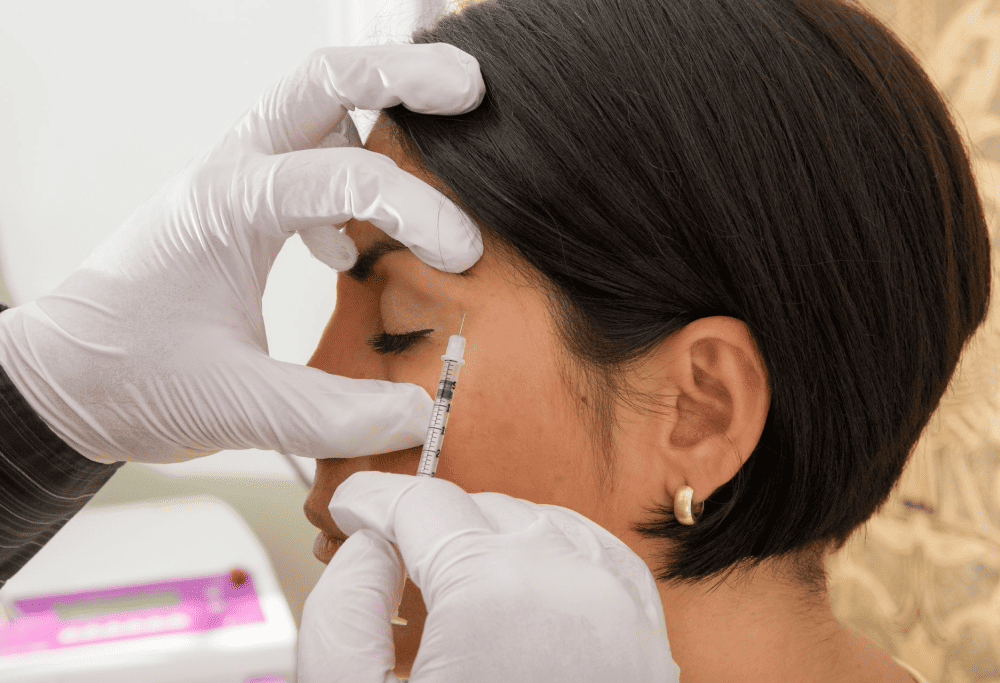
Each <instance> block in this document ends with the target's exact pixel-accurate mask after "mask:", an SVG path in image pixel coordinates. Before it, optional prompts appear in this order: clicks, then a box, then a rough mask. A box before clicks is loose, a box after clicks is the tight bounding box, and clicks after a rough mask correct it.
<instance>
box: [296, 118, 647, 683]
mask: <svg viewBox="0 0 1000 683" xmlns="http://www.w3.org/2000/svg"><path fill="white" fill-rule="evenodd" d="M384 124H388V121H387V120H386V119H384V117H380V118H379V121H378V123H377V125H376V126H375V128H374V129H373V130H372V132H371V134H370V135H369V137H368V140H367V142H366V144H365V148H367V149H369V150H371V151H374V152H378V153H381V154H384V155H386V156H389V157H390V158H392V159H393V160H394V161H395V162H396V163H397V164H398V165H399V166H400V167H401V168H402V169H403V170H406V171H408V172H410V173H413V174H414V175H417V176H418V177H420V178H421V179H423V180H425V181H427V182H432V177H429V176H427V175H425V174H422V173H421V172H419V171H418V170H417V169H416V168H415V167H414V166H413V165H412V164H410V163H409V161H408V159H407V158H405V156H404V155H403V153H402V151H401V149H400V148H399V147H398V146H397V145H396V144H395V143H394V141H393V140H391V139H390V137H389V135H388V134H387V127H386V125H384ZM389 125H391V124H389ZM346 232H347V234H348V235H350V237H351V238H352V239H353V240H354V242H355V244H356V245H357V247H358V251H359V252H360V251H363V250H364V249H365V247H367V246H369V245H370V244H371V243H372V242H373V241H376V240H381V239H386V238H387V235H386V234H385V233H383V232H382V231H381V230H379V229H378V228H376V227H375V226H373V225H371V224H370V223H366V222H363V221H359V220H351V221H349V222H348V223H347V226H346ZM497 258H498V255H497V254H496V253H495V251H491V250H490V248H489V245H488V243H487V245H486V247H485V252H484V254H483V256H482V258H481V259H480V260H479V261H478V262H477V263H476V264H475V265H474V266H473V267H472V268H471V269H470V270H469V271H467V276H465V277H463V276H460V275H457V274H451V273H445V272H442V271H438V270H436V269H434V268H432V267H431V266H428V265H426V264H424V263H423V262H422V261H420V260H419V259H418V258H417V257H416V256H414V255H413V254H412V253H411V252H410V251H409V250H408V249H403V250H398V251H394V252H392V253H389V254H386V255H385V256H383V257H382V258H381V259H380V260H379V261H378V263H377V264H376V266H375V268H374V270H373V272H372V277H371V279H370V281H368V282H366V283H364V284H362V283H359V282H356V281H355V280H353V279H352V278H351V277H349V276H347V275H346V274H341V275H340V276H339V277H338V278H337V305H336V310H335V311H334V313H333V316H332V318H331V319H330V322H329V323H328V325H327V327H326V329H325V331H324V332H323V336H322V338H321V340H320V342H319V346H318V347H317V348H316V351H315V353H314V354H313V356H312V358H311V359H310V361H309V363H308V365H309V366H311V367H315V368H319V369H321V370H324V371H326V372H329V373H331V374H335V375H341V376H345V377H352V378H359V379H361V378H364V379H380V380H389V381H392V382H410V383H413V384H417V385H420V386H422V387H423V388H424V389H425V390H426V391H427V393H428V394H430V395H431V396H432V397H433V396H434V395H435V393H436V391H437V383H438V380H439V378H440V374H441V355H442V354H443V353H444V351H445V347H446V346H447V343H448V337H449V336H450V335H453V334H457V333H458V330H459V324H460V322H461V320H462V316H463V315H464V316H465V323H464V328H463V330H462V336H464V337H465V338H466V339H467V346H466V349H465V361H466V362H465V365H464V366H463V367H462V369H461V373H460V375H459V379H458V386H457V389H456V392H455V398H454V402H453V404H452V408H451V414H450V416H449V421H448V433H447V438H446V439H445V441H444V446H443V448H442V450H441V457H440V461H439V463H438V468H437V472H436V476H437V477H440V478H441V479H447V480H448V481H451V482H454V483H455V484H457V485H458V486H460V487H461V488H462V489H464V490H465V491H467V492H468V493H477V492H481V491H495V492H500V493H505V494H507V495H509V496H513V497H516V498H523V499H525V500H529V501H532V502H535V503H549V504H554V505H560V506H563V507H567V508H570V509H573V510H576V511H578V512H580V513H581V514H583V515H585V516H587V517H588V518H590V519H592V520H594V521H595V522H597V523H598V524H600V525H601V526H603V527H605V528H606V529H608V530H609V531H611V532H612V533H615V534H616V535H619V537H622V533H624V532H626V529H625V525H624V521H625V516H626V513H625V511H624V510H622V509H620V506H619V505H618V502H617V500H616V499H615V498H614V497H613V496H611V495H609V494H608V493H607V492H605V491H604V490H603V489H602V487H601V485H600V480H599V477H598V471H599V469H598V468H599V464H600V460H599V458H600V456H599V455H598V454H597V453H596V452H595V449H594V447H593V445H592V444H591V441H590V437H589V431H588V427H587V423H586V422H585V420H584V417H583V416H581V415H580V414H579V413H578V405H580V403H579V401H578V399H577V398H575V397H574V396H573V395H572V393H571V390H570V389H569V388H568V384H567V382H566V381H565V380H564V379H563V377H562V376H561V375H560V372H559V364H558V363H557V359H558V358H559V356H558V355H557V354H558V351H559V349H560V348H561V347H560V345H559V342H558V341H557V339H556V337H555V335H554V332H553V329H552V318H551V316H550V314H549V308H548V305H547V303H546V300H545V299H544V296H543V294H542V293H541V292H539V291H538V290H537V289H535V288H532V287H531V286H529V285H527V284H525V283H523V282H521V281H520V280H519V279H517V278H515V277H514V276H513V275H511V274H510V273H508V272H507V271H506V270H505V269H503V268H502V267H501V266H502V264H501V263H500V262H499V261H498V260H497ZM428 329H429V330H432V332H430V333H429V334H428V335H427V336H426V337H424V338H422V339H420V340H418V341H417V342H416V343H415V344H413V346H412V347H411V348H409V349H407V350H406V351H404V352H403V353H400V354H399V355H382V354H380V353H378V352H377V351H376V350H375V349H374V348H373V347H372V346H370V345H369V344H368V340H369V339H370V338H371V337H372V336H373V335H375V334H377V333H379V332H383V331H386V332H389V333H406V332H414V331H419V330H428ZM420 452H421V448H420V447H415V448H410V449H407V450H403V451H396V452H392V453H385V454H382V455H375V456H370V457H357V458H348V459H337V458H330V459H325V460H318V461H317V463H316V464H317V469H316V481H315V483H314V485H313V488H312V490H311V491H310V493H309V497H308V499H307V501H306V504H305V512H306V516H307V517H308V518H309V520H310V521H311V522H312V523H313V524H314V525H315V526H317V527H318V528H319V529H321V530H323V531H325V532H327V534H330V535H333V536H342V534H341V533H340V531H339V529H337V527H336V525H335V524H334V522H333V519H332V518H331V516H330V513H329V511H328V509H327V506H328V505H329V502H330V498H331V496H332V495H333V492H334V490H335V489H336V488H337V486H339V485H340V483H341V482H343V481H344V480H345V479H347V478H348V477H349V476H350V475H351V474H353V473H354V472H357V471H360V470H377V471H382V472H396V473H401V474H415V473H416V471H417V465H418V462H419V460H420ZM616 488H617V487H616ZM622 488H625V489H626V490H627V487H622ZM632 502H633V504H636V503H638V501H632ZM647 502H650V501H647ZM337 547H339V542H337V541H336V540H333V541H332V542H331V540H330V539H325V538H323V536H322V534H321V536H320V537H319V538H317V544H316V547H315V549H314V552H315V554H316V555H317V558H319V559H320V560H321V561H323V562H324V563H326V562H329V560H330V557H332V555H333V553H334V552H335V551H336V548H337ZM415 592H416V589H415V587H414V586H413V585H412V584H410V583H408V584H407V591H406V593H407V595H406V596H404V602H403V605H402V607H401V609H400V615H401V616H403V617H404V618H408V619H414V618H415V619H416V622H418V624H415V623H414V621H411V626H410V627H404V628H403V629H399V628H397V629H395V631H396V636H397V658H398V659H397V661H400V663H401V664H403V663H404V661H405V659H406V656H405V652H401V650H404V651H405V650H408V649H410V648H408V647H406V646H405V644H403V643H401V642H400V641H401V633H400V631H401V630H402V631H406V630H408V629H411V628H413V627H414V626H419V623H422V618H421V617H422V614H419V613H415V611H416V612H420V610H421V608H422V602H420V601H419V598H418V597H415V596H414V595H413V594H414V593H415ZM408 611H409V614H408V613H407V612H408ZM413 630H417V629H415V628H413ZM415 638H416V641H415V642H417V643H419V633H417V634H416V636H415ZM411 645H412V644H411ZM412 652H413V653H414V654H415V652H416V647H415V646H414V647H412ZM404 670H405V665H404ZM397 673H400V669H397Z"/></svg>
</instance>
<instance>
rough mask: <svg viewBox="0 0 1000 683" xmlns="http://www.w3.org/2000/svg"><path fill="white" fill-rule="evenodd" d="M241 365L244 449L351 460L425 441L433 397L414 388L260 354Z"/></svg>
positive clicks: (239, 400) (239, 393) (240, 410)
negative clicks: (359, 377)
mask: <svg viewBox="0 0 1000 683" xmlns="http://www.w3.org/2000/svg"><path fill="white" fill-rule="evenodd" d="M241 365H242V366H243V371H242V372H238V373H236V374H237V375H238V376H239V378H240V380H241V381H242V382H243V383H244V386H243V387H238V388H236V390H235V392H233V391H232V390H231V391H230V393H237V396H236V398H235V400H236V401H237V403H238V405H236V406H234V408H235V412H236V414H239V415H242V416H244V417H243V429H244V430H245V433H244V434H243V435H242V436H243V441H244V445H242V446H239V448H259V449H262V450H273V451H277V452H279V453H285V454H294V455H300V456H305V457H312V458H353V457H357V456H363V455H374V454H376V453H389V452H392V451H400V450H404V449H407V448H413V447H414V446H420V445H422V444H423V442H424V439H425V437H426V436H427V424H428V423H429V422H430V418H431V410H432V408H433V406H434V400H433V399H432V398H431V397H430V395H428V393H427V392H426V391H425V390H424V389H423V387H420V386H418V385H416V384H406V383H397V382H386V381H382V380H375V379H350V378H347V377H341V376H339V375H332V374H329V373H327V372H324V371H323V370H320V369H318V368H312V367H308V366H305V365H297V364H295V363H285V362H283V361H278V360H275V359H273V358H271V357H270V356H268V355H266V354H263V353H262V354H254V358H252V359H251V362H250V363H248V364H241ZM247 365H249V367H247ZM227 374H228V373H227ZM205 411H206V412H207V413H208V414H212V413H213V412H214V409H213V408H212V406H206V407H205Z"/></svg>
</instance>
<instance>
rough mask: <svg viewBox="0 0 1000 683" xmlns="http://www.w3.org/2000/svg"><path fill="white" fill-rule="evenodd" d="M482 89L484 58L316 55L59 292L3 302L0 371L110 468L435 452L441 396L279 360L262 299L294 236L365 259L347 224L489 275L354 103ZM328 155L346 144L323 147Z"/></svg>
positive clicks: (450, 106)
mask: <svg viewBox="0 0 1000 683" xmlns="http://www.w3.org/2000/svg"><path fill="white" fill-rule="evenodd" d="M484 95H485V86H484V83H483V80H482V76H481V74H480V71H479V63H478V62H477V61H476V60H475V59H474V58H473V57H471V56H470V55H468V54H466V53H464V52H462V51H460V50H458V49H457V48H455V47H453V46H451V45H447V44H443V43H438V44H431V45H376V46H366V47H335V48H326V49H321V50H317V51H315V52H313V53H312V54H311V55H310V56H309V57H308V59H306V60H305V61H304V62H303V63H302V64H301V65H300V66H299V67H298V68H297V69H296V70H295V71H293V72H291V73H290V74H289V75H287V76H286V77H284V78H282V79H281V80H280V81H278V82H277V83H276V84H275V85H273V86H271V87H270V88H269V89H268V90H267V91H266V92H265V94H264V95H263V97H262V98H261V99H260V101H259V102H258V103H257V104H256V105H255V106H253V107H251V108H250V110H249V111H248V112H247V113H246V115H245V116H244V117H243V118H242V120H240V121H239V122H238V123H237V124H236V125H235V126H233V128H232V129H231V130H229V131H228V132H227V133H226V134H225V135H224V136H223V137H222V139H221V140H220V141H219V142H218V143H217V144H216V145H215V146H214V147H212V148H211V149H210V150H208V151H207V152H205V153H203V154H200V155H198V156H196V157H195V158H194V159H193V160H192V161H191V162H189V163H188V164H187V166H186V167H185V168H184V169H183V170H182V171H181V172H180V173H179V174H178V175H177V176H176V177H175V178H174V179H173V180H171V181H170V182H168V183H167V184H166V185H165V186H164V187H163V188H162V189H161V190H160V191H159V192H157V193H156V194H155V195H153V197H152V198H150V199H149V200H148V201H147V202H146V203H145V204H143V205H142V206H140V207H139V208H138V209H137V210H136V211H135V212H134V213H133V214H132V215H131V216H130V217H129V218H128V219H127V220H126V221H125V223H124V224H123V225H122V226H121V227H120V228H119V229H118V230H117V231H116V232H114V233H112V234H111V236H110V237H109V238H108V239H107V240H105V241H104V242H103V243H102V244H101V245H100V246H98V247H97V249H95V250H94V252H93V253H92V254H91V255H90V256H89V257H88V258H87V259H86V260H85V261H84V262H83V264H81V265H80V267H79V268H78V269H77V270H76V271H75V272H73V273H72V274H71V275H70V276H69V277H68V278H67V279H66V280H65V281H64V282H63V283H62V284H60V285H59V286H58V287H56V288H55V290H53V291H52V292H51V293H49V294H46V295H44V296H41V297H39V298H38V299H37V300H35V301H32V302H31V303H27V304H24V305H21V306H17V307H15V308H12V309H8V310H7V311H4V313H3V314H2V315H0V365H2V366H3V368H4V370H6V372H7V374H8V375H9V376H10V378H11V380H12V381H13V383H14V385H15V386H16V387H17V388H18V390H20V392H21V393H22V394H23V395H24V397H25V398H26V400H27V401H28V403H29V404H31V406H32V407H33V408H34V409H35V410H36V411H37V412H38V413H39V415H40V416H41V418H42V420H43V421H44V422H46V423H47V424H48V426H49V427H51V428H52V430H53V431H54V432H55V433H56V435H57V436H59V437H60V438H61V439H63V440H64V441H65V442H66V443H68V444H69V445H70V446H72V447H73V448H74V449H75V450H77V451H79V452H80V453H82V454H83V455H85V456H86V457H88V458H90V459H92V460H96V461H98V462H105V463H111V462H115V461H119V460H130V461H145V462H157V463H169V462H178V461H183V460H188V459H190V458H194V457H198V456H202V455H208V454H211V453H215V452H217V451H220V450H225V449H246V448H260V449H265V450H275V451H278V452H280V453H285V454H297V455H302V456H312V457H317V458H330V457H350V456H360V455H371V454H373V453H385V452H389V451H395V450H401V449H404V448H410V447H413V446H417V445H420V444H421V443H423V439H424V436H425V435H426V429H427V422H428V420H429V419H430V413H431V406H432V403H433V401H432V399H431V397H430V396H428V395H427V392H426V391H424V390H423V389H422V388H421V387H418V386H416V385H413V384H393V383H390V382H382V381H376V380H356V379H346V378H343V377H337V376H333V375H329V374H327V373H325V372H323V371H322V370H318V369H316V368H310V367H306V366H301V365H296V364H291V363H282V362H278V361H275V360H273V359H272V358H270V356H268V352H267V338H266V336H265V332H264V321H263V318H262V315H261V297H262V295H263V293H264V285H265V282H266V280H267V275H268V272H269V271H270V269H271V265H272V264H273V263H274V259H275V257H276V256H277V254H278V252H279V251H280V250H281V247H282V245H283V244H284V243H285V240H286V239H287V238H288V237H289V236H291V234H292V233H293V232H295V231H298V232H299V233H300V234H301V235H302V239H303V241H304V242H305V243H306V245H308V246H309V247H310V249H311V250H312V253H313V254H314V255H315V256H317V257H318V258H320V259H321V260H323V261H324V262H325V263H326V264H328V265H330V266H331V267H333V268H335V269H337V270H338V271H339V270H346V269H348V268H349V267H350V266H351V265H353V264H354V261H355V260H356V259H357V250H356V248H355V247H354V244H353V242H352V241H351V239H350V238H349V237H348V236H347V235H345V234H343V233H342V232H340V231H339V230H338V229H337V228H336V227H334V226H337V225H342V224H343V223H345V222H346V221H347V220H349V219H350V218H351V217H352V216H354V217H357V218H359V219H361V220H365V221H369V222H371V223H372V224H374V225H375V226H377V227H378V228H380V229H381V230H383V231H384V232H386V233H388V234H389V235H391V236H393V237H395V238H396V239H398V240H399V241H400V242H403V243H404V244H406V245H407V246H409V247H410V248H411V250H412V251H413V252H414V253H415V254H416V255H417V257H419V258H420V259H421V260H422V261H424V262H425V263H427V264H429V265H431V266H434V267H436V268H439V269H442V270H445V271H448V272H460V271H463V270H465V269H467V268H469V267H470V266H471V265H472V264H474V263H475V262H476V261H477V260H478V259H479V257H480V256H482V253H483V247H482V238H481V236H480V234H479V230H478V229H477V228H476V226H475V225H474V223H473V222H472V221H471V220H469V219H468V218H467V217H466V216H465V215H464V214H463V213H462V212H461V211H460V210H459V209H458V207H457V206H455V205H454V204H453V203H452V202H451V201H450V200H449V199H447V197H445V196H444V195H443V194H441V193H440V192H438V191H437V190H435V189H434V188H432V187H431V186H430V185H428V184H426V183H424V182H422V181H420V180H418V179H417V178H416V177H414V176H412V175H410V174H409V173H406V172H405V171H403V170H401V169H400V168H399V167H397V166H396V164H395V163H394V162H393V161H392V160H391V159H389V158H388V157H386V156H383V155H381V154H376V153H374V152H369V151H368V150H365V149H362V148H361V140H360V137H359V136H358V132H357V129H356V128H355V127H354V124H353V122H352V121H351V117H350V116H348V115H347V111H348V110H353V109H354V108H355V107H361V108H363V109H382V108H385V107H389V106H393V105H397V104H399V103H400V102H402V103H403V104H404V105H405V106H406V107H408V108H409V109H411V110H414V111H418V112H422V113H434V114H457V113H463V112H467V111H470V110H472V109H474V108H476V107H477V106H479V104H480V102H481V101H482V99H483V97H484ZM319 144H322V145H324V146H334V147H336V148H335V149H310V148H313V147H315V146H317V145H319ZM319 233H323V235H319ZM318 235H319V236H318ZM324 244H325V245H328V246H327V247H324Z"/></svg>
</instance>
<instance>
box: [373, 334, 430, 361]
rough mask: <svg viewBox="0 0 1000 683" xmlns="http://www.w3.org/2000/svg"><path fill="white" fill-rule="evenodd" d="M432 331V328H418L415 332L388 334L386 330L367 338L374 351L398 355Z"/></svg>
mask: <svg viewBox="0 0 1000 683" xmlns="http://www.w3.org/2000/svg"><path fill="white" fill-rule="evenodd" d="M433 331H434V330H418V331H416V332H407V333H405V334H389V333H388V332H379V333H378V334H376V335H374V336H373V337H372V338H371V339H369V340H368V344H369V345H370V346H371V347H372V348H373V349H375V353H380V354H382V355H388V354H393V355H395V356H398V355H399V354H401V353H403V352H404V351H407V350H408V349H410V347H412V346H413V345H414V344H416V343H417V342H418V341H420V340H421V339H423V338H424V337H426V336H427V335H429V334H430V333H431V332H433Z"/></svg>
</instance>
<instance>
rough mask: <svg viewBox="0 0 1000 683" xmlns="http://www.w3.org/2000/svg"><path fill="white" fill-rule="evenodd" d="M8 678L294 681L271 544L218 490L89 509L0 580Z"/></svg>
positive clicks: (26, 681)
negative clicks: (262, 542)
mask: <svg viewBox="0 0 1000 683" xmlns="http://www.w3.org/2000/svg"><path fill="white" fill-rule="evenodd" d="M0 608H2V610H3V615H0V681H3V682H4V683H57V682H58V683H65V682H66V681H73V683H98V682H100V683H292V682H293V681H294V680H295V675H294V671H295V643H296V635H297V634H296V628H295V622H294V620H293V619H292V614H291V611H290V610H289V609H288V603H287V602H286V601H285V597H284V595H283V593H282V592H281V588H280V586H279V584H278V582H277V580H276V579H275V576H274V573H273V571H272V569H271V564H270V561H269V560H268V557H267V553H266V552H265V551H264V549H263V548H262V547H261V545H260V543H259V542H258V540H257V538H256V536H255V535H254V534H253V532H252V531H251V530H250V528H249V527H248V526H247V524H246V522H245V521H244V520H243V519H242V518H241V517H240V516H239V515H238V514H237V513H236V512H235V511H234V510H233V509H232V508H230V507H229V506H228V505H226V504H225V503H224V502H222V501H221V500H219V499H217V498H215V497H213V496H196V497H191V498H178V499H172V500H164V501H151V502H150V501H144V502H142V503H138V504H130V505H120V506H113V507H103V508H95V509H84V510H83V511H81V512H80V513H79V514H77V515H76V516H75V517H74V518H73V519H71V520H70V521H69V522H68V523H67V524H66V526H65V527H64V528H63V529H62V530H60V531H59V533H57V534H56V535H55V537H53V538H52V540H51V541H49V543H48V544H47V545H46V546H45V547H44V548H42V550H40V551H39V552H38V554H37V555H35V557H33V558H32V559H31V560H30V561H29V562H28V564H26V565H25V566H24V567H23V568H22V569H21V571H20V572H18V573H17V574H16V575H14V577H13V578H11V579H10V580H9V581H8V582H7V584H6V585H5V586H4V587H3V588H2V589H0Z"/></svg>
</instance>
